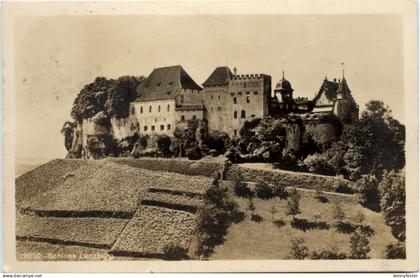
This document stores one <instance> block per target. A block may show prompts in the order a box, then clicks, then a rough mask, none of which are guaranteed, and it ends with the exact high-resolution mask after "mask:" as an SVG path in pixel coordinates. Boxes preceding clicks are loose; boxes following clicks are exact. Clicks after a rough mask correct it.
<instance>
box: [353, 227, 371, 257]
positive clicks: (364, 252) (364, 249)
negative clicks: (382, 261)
mask: <svg viewBox="0 0 420 278" xmlns="http://www.w3.org/2000/svg"><path fill="white" fill-rule="evenodd" d="M350 249H351V251H350V258H351V259H369V257H368V253H369V252H370V247H369V239H368V237H367V236H366V234H365V233H363V231H361V229H356V230H355V231H354V232H353V233H352V234H351V236H350Z"/></svg>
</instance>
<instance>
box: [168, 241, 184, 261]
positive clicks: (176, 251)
mask: <svg viewBox="0 0 420 278" xmlns="http://www.w3.org/2000/svg"><path fill="white" fill-rule="evenodd" d="M187 252H188V250H187V249H186V248H184V247H181V246H179V245H178V244H176V243H173V242H171V243H168V244H167V245H165V247H163V258H164V259H165V260H183V259H185V258H187V257H188V256H187Z"/></svg>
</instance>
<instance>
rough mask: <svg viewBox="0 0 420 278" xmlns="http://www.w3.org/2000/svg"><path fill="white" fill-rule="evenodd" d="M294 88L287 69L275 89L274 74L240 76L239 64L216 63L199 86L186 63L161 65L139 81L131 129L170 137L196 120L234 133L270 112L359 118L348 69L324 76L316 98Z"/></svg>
mask: <svg viewBox="0 0 420 278" xmlns="http://www.w3.org/2000/svg"><path fill="white" fill-rule="evenodd" d="M293 91H294V90H293V88H292V86H291V83H290V82H289V81H288V80H286V79H285V77H284V72H283V76H282V78H281V80H280V81H278V82H277V84H276V87H275V89H274V93H272V89H271V76H269V75H266V74H241V75H239V74H237V70H236V68H234V69H233V72H232V71H231V70H230V69H229V67H217V68H216V69H215V70H214V71H213V72H212V73H211V74H210V76H209V77H208V78H207V80H206V81H205V82H204V83H203V84H202V87H200V86H199V85H198V84H197V83H196V82H195V81H194V80H193V79H192V78H191V77H190V76H189V75H188V73H187V72H186V71H185V70H184V69H183V68H182V66H180V65H177V66H170V67H163V68H157V69H154V70H153V72H152V73H151V74H150V75H149V76H148V77H147V78H146V80H145V81H144V82H143V83H142V84H140V85H139V87H138V88H137V95H138V97H137V99H136V100H135V101H133V102H131V103H130V116H129V118H130V120H131V122H132V123H134V124H132V131H133V132H137V133H138V134H141V135H159V134H165V135H168V136H172V135H173V132H174V130H175V128H176V127H184V126H185V125H186V123H187V122H188V121H189V120H197V121H198V122H200V123H203V125H205V126H206V128H207V130H208V132H225V133H227V134H228V135H229V136H230V137H235V136H238V135H239V130H240V129H241V127H242V126H243V124H244V122H245V121H247V120H248V121H249V120H251V119H253V118H262V117H267V116H281V115H291V114H294V115H299V116H300V117H302V119H304V120H305V122H307V123H309V124H308V126H309V128H310V126H311V121H312V122H313V123H314V122H316V119H319V116H322V115H331V114H333V115H335V116H337V118H338V119H339V120H340V121H341V123H342V124H343V125H352V124H354V123H355V122H357V121H358V115H359V107H358V105H357V104H356V102H355V100H354V99H353V97H352V95H351V91H350V89H349V87H348V85H347V82H346V79H345V78H344V74H343V77H342V79H338V80H337V79H333V81H329V80H328V79H327V77H325V79H324V81H323V83H322V85H321V88H320V89H319V91H318V92H317V94H316V96H315V98H314V99H313V100H309V99H307V98H299V97H298V98H294V97H293ZM319 128H320V131H321V132H322V129H324V130H325V127H319ZM310 129H318V127H317V126H315V127H314V126H313V125H312V128H310ZM330 133H331V132H330ZM332 133H334V132H332ZM325 140H326V139H325ZM325 140H321V141H325ZM321 143H322V142H321Z"/></svg>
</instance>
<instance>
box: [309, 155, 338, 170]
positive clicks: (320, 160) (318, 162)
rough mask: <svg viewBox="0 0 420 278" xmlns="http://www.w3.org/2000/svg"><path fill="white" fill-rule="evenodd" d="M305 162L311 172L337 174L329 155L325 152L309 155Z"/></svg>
mask: <svg viewBox="0 0 420 278" xmlns="http://www.w3.org/2000/svg"><path fill="white" fill-rule="evenodd" d="M303 164H304V165H305V166H306V168H307V169H308V171H309V172H311V173H316V174H324V175H335V171H334V169H333V168H332V167H331V165H330V163H329V159H328V157H327V155H325V154H324V153H322V154H317V153H315V154H312V155H308V156H307V157H306V158H305V160H303Z"/></svg>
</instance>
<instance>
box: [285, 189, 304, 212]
mask: <svg viewBox="0 0 420 278" xmlns="http://www.w3.org/2000/svg"><path fill="white" fill-rule="evenodd" d="M300 198H301V195H300V193H299V192H298V191H297V190H296V188H293V189H292V190H291V191H290V193H289V199H288V200H287V212H286V213H287V215H292V216H293V220H294V219H295V216H296V215H298V214H300V213H301V211H300V208H299V203H300Z"/></svg>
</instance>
